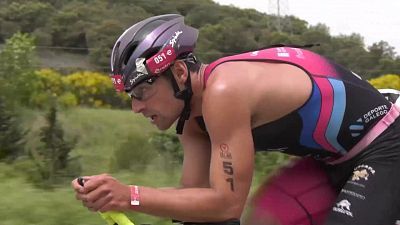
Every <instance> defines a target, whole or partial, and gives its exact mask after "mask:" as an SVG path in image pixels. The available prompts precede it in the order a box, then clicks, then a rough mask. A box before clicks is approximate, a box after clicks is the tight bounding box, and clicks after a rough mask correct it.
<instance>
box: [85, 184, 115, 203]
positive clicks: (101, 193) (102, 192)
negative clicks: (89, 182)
mask: <svg viewBox="0 0 400 225" xmlns="http://www.w3.org/2000/svg"><path fill="white" fill-rule="evenodd" d="M109 193H110V191H108V190H106V189H104V188H101V187H100V188H97V189H95V190H93V191H91V192H89V193H87V194H85V199H86V200H87V201H89V202H96V201H98V200H99V199H102V198H104V197H106V196H107V195H108V194H109Z"/></svg>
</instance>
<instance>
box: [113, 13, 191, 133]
mask: <svg viewBox="0 0 400 225" xmlns="http://www.w3.org/2000/svg"><path fill="white" fill-rule="evenodd" d="M197 37H198V30H197V29H195V28H193V27H190V26H187V25H185V23H184V18H183V16H181V15H178V14H167V15H160V16H154V17H150V18H148V19H145V20H143V21H140V22H138V23H136V24H135V25H133V26H131V27H130V28H128V29H127V30H126V31H125V32H124V33H123V34H122V35H121V36H120V37H119V38H118V40H117V42H116V43H115V45H114V48H113V50H112V54H111V75H110V76H111V79H112V81H113V83H114V87H115V89H116V90H117V91H125V92H127V93H130V92H131V90H133V88H135V87H136V86H137V85H138V84H140V83H141V82H145V81H147V82H151V81H152V80H153V78H155V77H157V76H159V75H161V74H162V73H163V72H164V71H166V70H168V69H169V67H170V66H171V65H172V64H173V63H174V61H175V60H176V59H182V60H184V61H185V63H186V64H187V63H189V62H191V63H195V62H196V58H195V57H194V55H193V54H192V52H193V50H194V48H195V45H196V42H197ZM188 73H189V76H188V79H187V81H186V84H185V86H186V88H185V89H184V90H180V89H179V87H178V84H177V83H176V81H175V79H171V81H172V86H173V88H174V91H175V97H176V98H179V99H181V100H183V101H184V102H185V105H184V108H183V110H182V113H181V116H180V118H179V120H178V124H177V127H176V130H177V133H178V134H181V133H182V131H183V126H184V123H185V121H186V120H187V119H188V118H189V116H190V99H191V97H192V89H191V82H190V71H188Z"/></svg>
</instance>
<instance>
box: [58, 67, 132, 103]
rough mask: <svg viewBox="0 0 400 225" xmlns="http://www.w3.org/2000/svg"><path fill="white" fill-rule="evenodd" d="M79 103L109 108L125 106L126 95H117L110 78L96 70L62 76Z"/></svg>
mask: <svg viewBox="0 0 400 225" xmlns="http://www.w3.org/2000/svg"><path fill="white" fill-rule="evenodd" d="M62 80H63V83H64V84H65V85H67V86H68V90H69V91H70V92H71V93H73V94H74V95H75V96H76V97H77V102H78V104H79V105H85V106H89V107H97V108H99V107H103V108H110V107H111V106H116V107H126V106H127V104H126V103H127V100H128V96H126V95H118V94H117V93H116V91H115V90H114V87H113V84H112V82H111V80H110V78H109V77H108V76H106V75H104V74H101V73H97V72H89V71H83V72H76V73H73V74H70V75H68V76H65V77H63V78H62Z"/></svg>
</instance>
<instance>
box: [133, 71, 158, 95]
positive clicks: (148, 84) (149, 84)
mask: <svg viewBox="0 0 400 225" xmlns="http://www.w3.org/2000/svg"><path fill="white" fill-rule="evenodd" d="M158 77H159V76H154V77H152V78H150V79H147V80H144V81H142V82H140V83H139V84H138V85H137V86H136V87H134V88H133V89H132V90H131V91H129V92H128V95H129V97H130V98H131V99H136V100H139V101H144V100H147V99H149V98H150V97H151V96H153V95H154V94H155V93H156V89H155V88H154V87H153V83H154V82H155V81H156V80H157V78H158Z"/></svg>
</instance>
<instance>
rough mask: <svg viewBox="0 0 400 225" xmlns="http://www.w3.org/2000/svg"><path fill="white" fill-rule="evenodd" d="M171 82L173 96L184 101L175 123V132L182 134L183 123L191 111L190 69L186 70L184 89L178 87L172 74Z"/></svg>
mask: <svg viewBox="0 0 400 225" xmlns="http://www.w3.org/2000/svg"><path fill="white" fill-rule="evenodd" d="M185 64H186V62H185ZM186 67H187V64H186ZM187 68H188V67H187ZM171 82H172V87H173V89H174V92H175V94H174V95H175V97H176V98H178V99H181V100H183V101H184V106H183V110H182V112H181V115H180V117H179V119H178V124H177V125H176V133H177V134H182V132H183V127H184V125H185V122H186V120H188V119H189V116H190V111H191V107H190V100H191V99H192V95H193V91H192V82H191V79H190V70H188V77H187V79H186V82H185V89H183V90H180V89H179V86H178V83H177V82H176V80H175V77H173V76H172V79H171Z"/></svg>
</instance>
